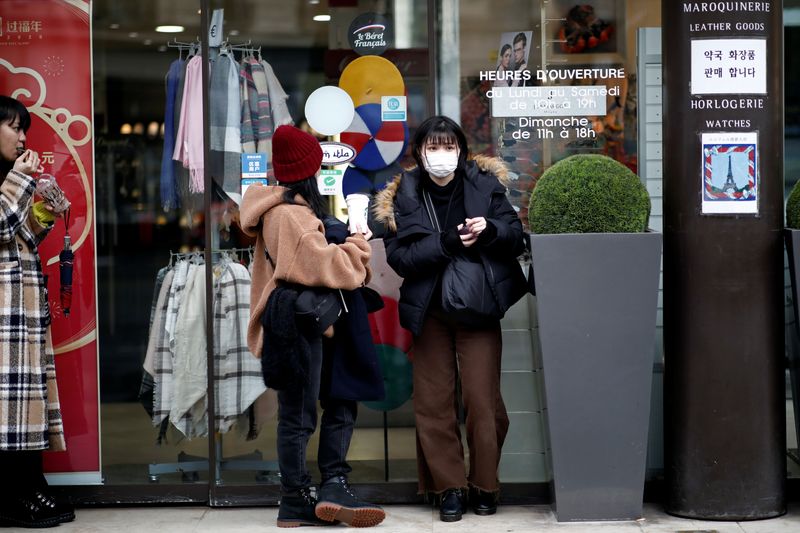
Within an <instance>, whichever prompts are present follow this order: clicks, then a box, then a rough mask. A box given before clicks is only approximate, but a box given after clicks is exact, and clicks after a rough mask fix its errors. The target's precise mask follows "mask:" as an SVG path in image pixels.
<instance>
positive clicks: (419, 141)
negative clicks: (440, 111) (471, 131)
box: [411, 115, 469, 175]
mask: <svg viewBox="0 0 800 533" xmlns="http://www.w3.org/2000/svg"><path fill="white" fill-rule="evenodd" d="M453 141H455V142H456V144H457V145H458V167H456V172H459V171H460V172H464V170H465V169H466V167H467V156H468V155H469V148H467V137H466V136H465V135H464V130H462V129H461V126H459V125H458V124H456V123H455V122H454V121H453V120H452V119H450V118H448V117H445V116H443V115H436V116H433V117H430V118H427V119H425V120H424V121H423V122H422V124H420V125H419V127H418V128H417V131H416V132H415V133H414V139H413V140H412V141H411V155H413V156H414V161H416V162H417V168H418V169H419V170H420V172H422V173H423V174H424V175H427V174H428V173H427V172H426V171H425V165H424V164H423V163H422V149H423V148H424V147H425V143H431V144H451V143H452V142H453Z"/></svg>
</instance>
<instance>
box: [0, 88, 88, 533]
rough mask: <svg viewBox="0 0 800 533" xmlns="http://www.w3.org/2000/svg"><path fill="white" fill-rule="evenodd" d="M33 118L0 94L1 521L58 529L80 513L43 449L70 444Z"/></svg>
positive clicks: (48, 218)
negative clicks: (46, 266)
mask: <svg viewBox="0 0 800 533" xmlns="http://www.w3.org/2000/svg"><path fill="white" fill-rule="evenodd" d="M30 125H31V117H30V114H29V113H28V110H27V109H25V106H24V105H22V104H21V103H20V102H18V101H17V100H15V99H13V98H10V97H8V96H2V95H0V179H2V182H1V183H0V472H2V481H0V527H4V526H5V527H8V526H12V527H13V526H16V527H32V528H42V527H52V526H57V525H58V524H59V523H61V522H69V521H70V520H74V519H75V513H74V511H73V509H72V508H71V507H68V506H66V505H64V504H60V503H57V502H56V500H55V498H53V497H52V496H51V495H50V494H49V492H48V489H47V481H46V480H45V478H44V474H43V471H42V450H46V449H50V450H54V451H59V450H64V449H65V443H64V430H63V426H62V422H61V411H60V408H59V403H58V390H57V388H56V369H55V357H54V354H53V344H52V340H51V338H50V313H49V310H48V303H47V293H46V287H45V282H44V278H43V277H42V270H41V260H40V259H39V252H38V245H39V243H40V242H41V241H42V239H44V237H45V236H46V235H47V233H48V231H49V230H50V229H51V228H52V227H53V223H54V221H55V215H54V214H53V213H52V208H50V207H49V206H47V205H46V204H45V203H44V202H41V201H38V202H33V194H34V191H35V189H36V180H37V177H36V176H37V175H38V174H39V173H41V172H42V168H41V165H40V159H39V154H38V153H36V152H35V151H33V150H30V149H28V148H27V146H26V137H25V133H26V132H27V131H28V128H29V127H30Z"/></svg>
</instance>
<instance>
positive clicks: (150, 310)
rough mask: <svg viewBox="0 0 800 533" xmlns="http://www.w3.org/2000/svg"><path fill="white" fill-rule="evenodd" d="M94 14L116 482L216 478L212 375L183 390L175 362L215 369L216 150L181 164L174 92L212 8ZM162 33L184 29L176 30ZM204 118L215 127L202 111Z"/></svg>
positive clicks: (109, 468)
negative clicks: (210, 308)
mask: <svg viewBox="0 0 800 533" xmlns="http://www.w3.org/2000/svg"><path fill="white" fill-rule="evenodd" d="M92 7H93V15H92V25H93V32H92V35H93V40H92V44H93V62H94V114H95V115H94V118H95V135H96V142H95V162H96V164H95V182H96V198H97V200H96V207H97V285H98V313H97V315H98V337H99V345H100V398H101V413H100V414H101V436H102V467H103V477H104V480H105V482H106V483H108V484H114V485H118V484H145V483H148V482H161V483H192V482H201V483H207V478H208V462H207V456H208V444H207V440H206V435H207V424H206V419H205V415H204V414H203V409H202V403H203V398H204V397H205V390H206V378H205V375H204V374H202V373H196V374H197V375H195V376H194V379H193V380H191V381H190V380H182V379H181V380H178V381H176V377H178V376H177V375H176V374H177V372H176V370H177V369H176V368H174V366H173V363H175V364H178V365H188V366H192V365H200V366H201V367H204V366H205V351H204V349H201V347H200V346H195V345H194V344H192V345H191V346H190V344H191V342H193V341H195V340H200V339H204V338H205V329H204V327H202V326H199V325H198V324H197V321H194V322H192V321H191V317H188V316H187V315H186V312H187V311H194V310H198V309H199V310H200V311H201V312H204V309H205V304H204V299H203V296H202V294H201V293H200V292H198V290H199V289H202V287H201V286H199V285H197V283H198V282H204V280H203V278H202V277H197V273H198V272H200V270H198V269H199V268H200V267H201V266H202V262H203V261H202V258H201V255H197V256H196V257H195V256H193V255H192V253H193V252H202V251H203V249H204V247H205V246H206V243H205V237H204V229H203V228H204V220H205V217H204V213H203V194H204V193H203V192H198V191H196V189H194V186H193V184H194V183H196V180H194V179H193V178H194V177H195V176H196V175H197V173H196V171H195V170H196V168H198V167H200V168H201V167H202V165H203V160H202V149H200V150H199V152H197V151H195V152H193V154H192V157H191V158H190V159H191V165H192V167H193V169H192V170H189V169H185V168H184V166H183V164H182V163H179V162H176V161H173V155H174V153H173V150H172V148H173V147H174V141H173V136H174V134H175V130H174V125H175V124H176V123H177V122H179V120H180V106H176V105H175V104H174V100H173V103H172V104H169V105H168V104H167V97H166V94H167V92H168V90H169V89H170V88H172V91H173V94H178V83H177V81H178V80H177V78H176V77H175V76H177V75H178V74H179V75H180V76H184V75H185V72H184V67H185V63H186V60H187V59H188V58H189V56H190V55H191V51H190V50H189V46H188V45H186V46H184V45H179V44H178V43H197V44H198V45H199V42H198V41H197V40H196V39H197V36H198V35H199V34H200V15H199V2H197V1H196V0H174V1H170V2H114V1H109V0H99V1H97V2H92ZM161 25H173V26H182V29H179V28H176V30H178V31H177V33H169V34H168V33H162V32H160V31H159V30H158V29H157V26H161ZM161 29H162V30H163V29H164V28H161ZM178 61H179V62H180V63H177V62H178ZM168 76H169V77H168ZM181 96H182V94H181ZM197 105H198V106H199V105H200V103H199V102H198V103H197ZM199 109H202V107H200V108H199ZM195 119H196V121H195V122H196V124H195V126H194V127H196V128H198V129H197V131H200V132H202V114H200V115H197V116H196V117H195ZM197 120H199V122H198V121H197ZM170 130H171V131H170ZM201 171H202V168H201ZM200 176H202V172H201V173H200ZM201 183H202V181H201ZM179 254H183V255H179ZM192 257H195V259H193V260H191V258H192ZM187 259H188V260H191V262H192V264H191V268H189V264H188V262H187V261H186V260H187ZM179 265H183V267H179ZM184 267H185V268H184ZM168 272H169V274H168ZM164 275H167V276H169V277H168V278H166V282H164V280H163V279H162V276H164ZM179 275H180V276H181V279H182V280H183V281H182V282H181V284H179V283H178V281H176V277H177V276H179ZM170 282H172V283H170ZM187 283H188V285H187ZM179 287H182V288H184V289H185V288H187V287H189V290H186V291H181V290H179ZM181 294H182V295H183V296H184V297H185V298H186V299H185V300H180V299H176V297H177V296H180V295H181ZM160 295H161V298H160V297H159V296H160ZM170 296H172V298H170ZM198 298H199V299H198ZM190 300H191V301H190ZM159 301H161V303H162V306H164V305H165V306H166V307H159V306H157V303H159ZM167 316H171V317H172V318H174V319H175V320H173V321H172V323H171V324H170V326H167V325H166V324H165V320H166V319H167ZM151 322H152V324H151ZM189 324H192V325H191V327H187V326H188V325H189ZM168 330H169V332H171V333H168V332H167V331H168ZM173 358H174V360H173ZM174 398H180V399H181V401H182V402H183V403H185V404H186V405H179V402H176V401H173V399H174Z"/></svg>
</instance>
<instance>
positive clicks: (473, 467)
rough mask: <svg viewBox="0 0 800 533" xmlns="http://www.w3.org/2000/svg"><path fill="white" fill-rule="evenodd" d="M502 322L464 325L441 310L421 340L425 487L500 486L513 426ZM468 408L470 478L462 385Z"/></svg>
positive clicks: (418, 379) (418, 377)
mask: <svg viewBox="0 0 800 533" xmlns="http://www.w3.org/2000/svg"><path fill="white" fill-rule="evenodd" d="M502 349H503V343H502V337H501V335H500V324H499V323H494V324H491V325H489V327H487V328H484V329H476V328H468V327H463V326H459V325H458V324H455V323H453V322H451V321H449V320H447V319H446V317H442V316H441V315H438V314H436V313H434V314H429V315H428V316H427V317H426V318H425V322H424V324H423V327H422V332H421V334H420V335H419V337H416V338H415V339H414V350H413V357H414V415H415V417H416V422H417V468H418V473H419V491H420V493H427V492H434V493H437V494H438V493H441V492H443V491H445V490H447V489H453V488H465V487H467V486H474V487H477V488H479V489H481V490H484V491H487V492H494V491H497V490H499V482H498V478H497V467H498V464H499V462H500V452H501V450H502V448H503V441H505V438H506V433H507V432H508V414H507V413H506V407H505V404H504V403H503V398H502V396H501V394H500V358H501V353H502ZM459 378H460V381H461V398H462V400H463V403H464V410H465V412H466V432H467V446H469V476H467V472H466V468H465V466H464V448H463V446H462V443H461V431H460V429H459V420H458V398H457V396H456V394H457V392H456V391H457V384H458V381H459Z"/></svg>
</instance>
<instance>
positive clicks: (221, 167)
mask: <svg viewBox="0 0 800 533" xmlns="http://www.w3.org/2000/svg"><path fill="white" fill-rule="evenodd" d="M210 75H211V94H210V96H209V123H210V126H211V139H210V143H211V154H210V157H211V176H212V177H213V178H214V181H216V182H217V184H219V185H220V187H222V189H223V190H224V191H225V192H235V193H241V181H240V179H241V168H242V167H241V155H240V154H241V151H242V142H241V130H240V128H241V113H242V111H241V103H240V101H239V66H238V65H237V64H236V61H234V59H233V57H231V56H230V55H229V54H227V53H224V52H223V53H221V54H220V55H219V56H218V57H217V58H216V59H215V60H214V62H213V63H212V64H211V72H210Z"/></svg>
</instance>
